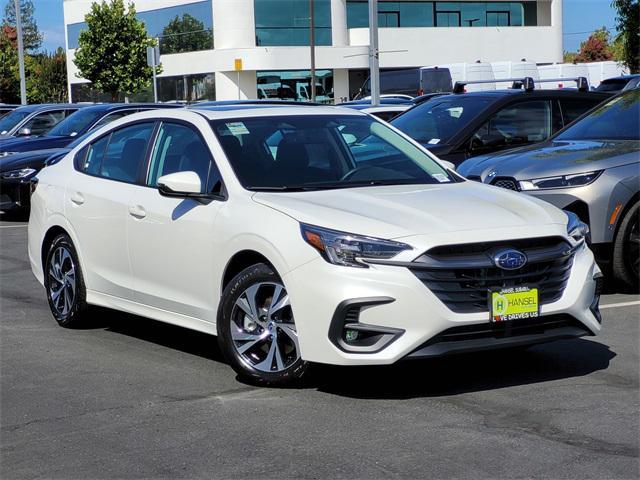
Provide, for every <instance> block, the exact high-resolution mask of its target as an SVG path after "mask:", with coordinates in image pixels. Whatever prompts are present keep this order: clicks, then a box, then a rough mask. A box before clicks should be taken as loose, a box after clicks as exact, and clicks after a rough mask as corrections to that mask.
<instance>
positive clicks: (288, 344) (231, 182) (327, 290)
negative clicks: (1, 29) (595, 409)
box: [29, 106, 602, 385]
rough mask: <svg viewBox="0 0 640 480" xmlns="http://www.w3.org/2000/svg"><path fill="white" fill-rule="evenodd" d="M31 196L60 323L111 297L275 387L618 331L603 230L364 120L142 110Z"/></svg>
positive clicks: (337, 114)
mask: <svg viewBox="0 0 640 480" xmlns="http://www.w3.org/2000/svg"><path fill="white" fill-rule="evenodd" d="M32 191H33V193H32V200H31V205H32V207H31V218H30V220H29V257H30V261H31V266H32V269H33V272H34V274H35V276H36V277H37V278H38V280H39V281H40V282H41V283H42V284H43V285H44V287H45V290H46V295H47V298H48V301H49V305H50V307H51V311H52V313H53V316H54V317H55V319H56V320H57V321H58V323H59V324H60V325H62V326H64V327H74V326H77V325H81V324H82V322H83V321H85V320H86V319H87V318H88V317H90V316H91V308H90V307H91V306H92V305H100V306H103V307H109V308H112V309H116V310H121V311H125V312H129V313H133V314H136V315H141V316H145V317H150V318H152V319H156V320H159V321H162V322H168V323H172V324H175V325H180V326H182V327H186V328H191V329H194V330H198V331H201V332H205V333H208V334H214V335H217V336H218V343H219V345H220V348H221V350H222V352H223V353H224V355H225V357H226V358H227V360H228V362H229V363H230V365H231V366H232V367H233V368H234V369H235V370H236V371H237V372H238V373H239V374H240V375H241V376H242V377H245V378H247V379H250V380H251V379H252V380H253V381H255V382H257V383H262V384H271V385H273V384H280V385H283V384H287V383H289V382H292V381H295V380H296V379H298V378H300V377H301V376H302V375H303V374H304V372H305V369H306V367H307V365H308V364H309V362H320V363H329V364H336V365H365V364H367V365H371V364H391V363H394V362H397V361H400V360H403V359H412V358H425V357H433V356H441V355H448V354H453V353H460V352H470V351H477V350H486V349H494V348H501V347H520V346H527V345H531V344H534V343H540V342H545V341H551V340H557V339H562V338H571V337H578V336H582V335H595V334H597V333H598V332H599V331H600V314H599V310H598V301H599V294H600V288H601V283H602V280H601V278H600V277H601V273H600V271H599V269H598V267H597V266H596V264H595V263H594V259H593V255H592V253H591V251H590V250H589V249H588V247H587V245H586V242H587V237H588V228H587V227H586V225H584V224H582V223H581V222H580V221H579V220H578V219H577V217H575V216H573V215H572V214H567V213H564V212H562V211H561V210H559V209H557V208H555V207H553V206H551V205H550V204H547V203H545V202H542V201H540V200H537V199H534V198H531V197H527V196H524V195H520V194H518V193H514V192H510V191H507V190H505V189H502V188H496V187H492V186H488V185H483V184H479V183H476V182H470V181H466V180H465V179H463V178H462V177H460V176H458V175H457V174H455V173H454V172H452V171H450V170H449V169H447V168H446V166H445V165H443V164H442V163H440V162H439V161H438V160H437V159H436V158H435V157H433V156H432V155H431V154H430V153H429V152H428V151H426V150H425V149H423V148H422V147H421V146H420V145H418V144H417V143H416V142H414V141H412V140H411V139H409V138H408V137H406V136H405V135H403V134H402V133H400V132H399V131H397V130H395V129H394V128H393V127H391V126H389V125H387V124H385V123H383V122H381V121H379V120H377V119H375V118H374V117H372V116H370V115H366V114H363V113H360V112H357V111H353V110H348V109H341V108H337V107H311V106H310V107H292V106H289V107H286V106H277V107H274V106H271V107H267V106H259V107H258V106H253V107H250V106H248V107H244V108H241V107H228V108H224V107H218V108H211V109H207V108H201V109H180V110H164V111H160V110H154V111H151V112H145V113H139V114H134V115H130V116H128V117H126V118H124V119H122V120H119V121H116V122H113V123H111V124H110V125H108V126H106V127H103V128H102V129H100V130H99V131H97V132H95V133H93V134H92V135H90V136H88V137H87V139H86V140H85V141H84V142H82V143H80V144H79V145H78V146H77V147H76V148H74V149H73V150H72V151H71V152H69V154H68V155H66V156H65V157H63V158H62V159H61V160H59V161H58V162H57V163H55V164H53V165H49V166H47V167H46V168H44V169H43V170H42V172H41V173H40V174H39V175H38V179H37V180H36V181H34V182H33V183H32ZM132 321H135V320H132Z"/></svg>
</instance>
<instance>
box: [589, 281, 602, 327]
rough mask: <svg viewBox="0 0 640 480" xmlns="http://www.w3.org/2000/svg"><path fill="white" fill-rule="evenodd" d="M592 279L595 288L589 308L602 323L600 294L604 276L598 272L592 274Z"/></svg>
mask: <svg viewBox="0 0 640 480" xmlns="http://www.w3.org/2000/svg"><path fill="white" fill-rule="evenodd" d="M593 280H594V281H595V282H596V288H595V289H594V291H593V300H592V302H591V305H589V310H591V313H593V316H594V317H596V320H597V321H598V323H600V324H601V323H602V315H601V314H600V295H602V289H603V288H604V278H603V275H602V273H600V272H598V273H596V274H595V275H594V276H593Z"/></svg>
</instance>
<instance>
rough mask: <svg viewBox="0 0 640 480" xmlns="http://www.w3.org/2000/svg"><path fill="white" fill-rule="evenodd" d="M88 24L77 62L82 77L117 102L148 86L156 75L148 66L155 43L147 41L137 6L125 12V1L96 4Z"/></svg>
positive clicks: (80, 43)
mask: <svg viewBox="0 0 640 480" xmlns="http://www.w3.org/2000/svg"><path fill="white" fill-rule="evenodd" d="M85 21H86V22H87V29H86V30H82V31H81V32H80V38H79V40H78V49H77V50H76V55H75V59H74V63H75V64H76V66H77V67H78V71H79V72H80V75H79V76H80V77H83V78H86V79H87V80H89V81H90V82H92V84H93V85H92V86H93V88H95V89H97V90H99V91H101V92H105V93H109V94H111V99H112V100H113V101H116V100H118V98H119V97H120V96H121V95H124V96H128V95H131V94H132V93H135V92H138V91H140V90H142V89H143V88H145V87H146V86H148V85H149V83H150V82H151V78H152V74H153V72H152V70H151V67H149V66H148V65H147V47H152V46H154V45H155V40H154V39H151V38H148V37H147V30H146V28H145V25H144V23H143V22H141V21H139V20H138V19H137V18H136V11H135V7H134V6H133V4H132V3H130V4H129V5H128V7H127V8H126V9H125V6H124V1H123V0H113V1H111V2H110V3H106V2H105V1H104V0H103V1H102V2H101V3H93V5H91V11H90V12H89V13H88V14H87V15H86V17H85ZM157 71H159V69H158V70H157Z"/></svg>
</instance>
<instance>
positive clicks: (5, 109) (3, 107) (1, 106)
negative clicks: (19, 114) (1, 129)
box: [0, 103, 20, 118]
mask: <svg viewBox="0 0 640 480" xmlns="http://www.w3.org/2000/svg"><path fill="white" fill-rule="evenodd" d="M19 106H20V105H9V104H7V103H0V118H2V117H4V116H5V115H6V114H7V113H9V112H12V111H13V110H15V109H16V108H18V107H19Z"/></svg>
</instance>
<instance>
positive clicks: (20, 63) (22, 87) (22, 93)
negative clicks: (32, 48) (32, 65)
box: [13, 0, 27, 105]
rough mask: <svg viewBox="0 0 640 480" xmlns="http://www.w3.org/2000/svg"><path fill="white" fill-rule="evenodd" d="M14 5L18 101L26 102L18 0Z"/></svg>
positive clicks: (15, 0)
mask: <svg viewBox="0 0 640 480" xmlns="http://www.w3.org/2000/svg"><path fill="white" fill-rule="evenodd" d="M13 3H14V5H15V7H16V35H17V36H18V66H19V68H20V103H22V105H26V104H27V84H26V82H25V78H24V45H23V41H22V18H21V14H20V0H14V2H13Z"/></svg>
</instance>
